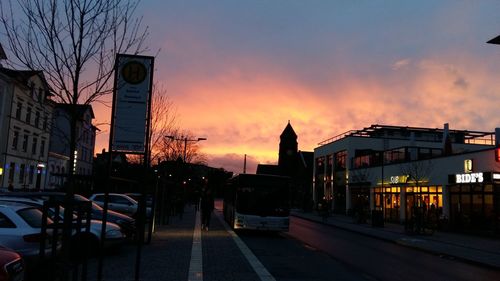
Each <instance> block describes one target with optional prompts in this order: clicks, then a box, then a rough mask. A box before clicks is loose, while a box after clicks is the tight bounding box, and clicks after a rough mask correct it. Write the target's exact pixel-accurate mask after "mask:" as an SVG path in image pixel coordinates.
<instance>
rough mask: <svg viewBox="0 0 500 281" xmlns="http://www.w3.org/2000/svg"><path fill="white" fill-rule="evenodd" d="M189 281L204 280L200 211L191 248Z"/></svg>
mask: <svg viewBox="0 0 500 281" xmlns="http://www.w3.org/2000/svg"><path fill="white" fill-rule="evenodd" d="M188 281H203V255H202V247H201V225H200V212H196V220H195V224H194V232H193V246H192V248H191V261H190V262H189V274H188Z"/></svg>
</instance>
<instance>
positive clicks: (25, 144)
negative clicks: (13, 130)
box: [23, 134, 28, 152]
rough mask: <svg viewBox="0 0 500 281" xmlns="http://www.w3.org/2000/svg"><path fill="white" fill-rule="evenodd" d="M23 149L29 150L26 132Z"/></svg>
mask: <svg viewBox="0 0 500 281" xmlns="http://www.w3.org/2000/svg"><path fill="white" fill-rule="evenodd" d="M23 151H24V152H27V151H28V135H27V134H24V136H23Z"/></svg>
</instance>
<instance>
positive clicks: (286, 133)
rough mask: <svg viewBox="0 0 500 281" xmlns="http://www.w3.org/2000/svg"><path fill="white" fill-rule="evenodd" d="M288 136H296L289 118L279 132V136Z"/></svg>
mask: <svg viewBox="0 0 500 281" xmlns="http://www.w3.org/2000/svg"><path fill="white" fill-rule="evenodd" d="M290 137H293V138H297V134H296V133H295V131H294V130H293V128H292V125H290V120H288V124H287V125H286V127H285V129H284V130H283V132H282V133H281V135H280V138H290Z"/></svg>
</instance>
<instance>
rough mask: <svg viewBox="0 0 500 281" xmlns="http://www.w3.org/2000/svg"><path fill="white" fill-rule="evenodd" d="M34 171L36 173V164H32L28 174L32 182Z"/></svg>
mask: <svg viewBox="0 0 500 281" xmlns="http://www.w3.org/2000/svg"><path fill="white" fill-rule="evenodd" d="M34 173H35V166H33V165H30V170H29V175H28V180H29V183H30V184H32V183H33V174H34Z"/></svg>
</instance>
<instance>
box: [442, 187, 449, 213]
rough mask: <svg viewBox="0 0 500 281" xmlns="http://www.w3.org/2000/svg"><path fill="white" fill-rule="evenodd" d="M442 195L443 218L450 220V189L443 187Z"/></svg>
mask: <svg viewBox="0 0 500 281" xmlns="http://www.w3.org/2000/svg"><path fill="white" fill-rule="evenodd" d="M442 195H443V216H444V217H445V218H448V219H449V218H450V189H449V187H448V186H447V185H443V189H442Z"/></svg>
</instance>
